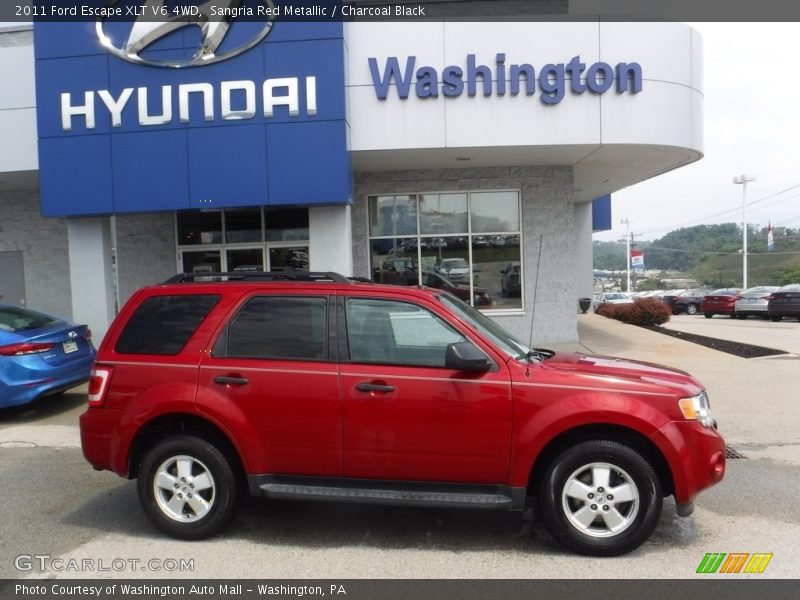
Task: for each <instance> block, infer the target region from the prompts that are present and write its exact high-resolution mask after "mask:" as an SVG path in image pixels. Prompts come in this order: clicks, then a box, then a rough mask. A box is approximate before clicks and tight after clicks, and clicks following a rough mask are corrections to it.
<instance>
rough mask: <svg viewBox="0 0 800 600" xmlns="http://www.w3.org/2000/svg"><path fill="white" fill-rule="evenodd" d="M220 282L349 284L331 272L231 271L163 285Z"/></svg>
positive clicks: (184, 276)
mask: <svg viewBox="0 0 800 600" xmlns="http://www.w3.org/2000/svg"><path fill="white" fill-rule="evenodd" d="M197 281H202V282H209V281H210V282H222V281H331V282H334V283H350V280H349V279H348V278H347V277H345V276H344V275H340V274H339V273H333V272H327V273H322V272H314V271H232V272H230V273H222V272H219V273H217V272H213V273H212V272H206V273H203V272H200V273H178V274H177V275H173V276H172V277H170V278H169V279H167V280H166V281H165V282H164V283H189V282H197Z"/></svg>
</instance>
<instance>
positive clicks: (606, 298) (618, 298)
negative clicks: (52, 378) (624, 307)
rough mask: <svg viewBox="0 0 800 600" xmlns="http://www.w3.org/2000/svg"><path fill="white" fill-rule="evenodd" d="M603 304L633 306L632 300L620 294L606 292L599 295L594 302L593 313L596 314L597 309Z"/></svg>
mask: <svg viewBox="0 0 800 600" xmlns="http://www.w3.org/2000/svg"><path fill="white" fill-rule="evenodd" d="M603 304H633V300H632V299H630V298H628V296H627V295H626V294H623V293H622V292H606V293H604V294H600V296H598V297H597V300H595V302H594V312H597V309H598V308H600V307H601V306H603Z"/></svg>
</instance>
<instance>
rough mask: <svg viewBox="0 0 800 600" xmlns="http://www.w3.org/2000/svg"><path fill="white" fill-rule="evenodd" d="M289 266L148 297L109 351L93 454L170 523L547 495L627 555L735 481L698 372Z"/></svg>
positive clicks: (573, 529) (95, 385)
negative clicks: (309, 505)
mask: <svg viewBox="0 0 800 600" xmlns="http://www.w3.org/2000/svg"><path fill="white" fill-rule="evenodd" d="M205 275H207V274H205ZM218 275H219V274H218ZM269 277H270V275H269V274H264V273H240V274H237V278H238V279H237V280H236V281H230V280H229V281H224V282H212V281H205V282H199V283H198V282H195V281H193V280H194V277H193V276H192V275H183V276H178V277H175V278H172V279H171V280H170V281H168V282H167V283H166V284H162V285H155V286H151V287H148V288H144V289H142V290H139V291H138V292H136V293H135V294H133V296H131V298H130V300H129V301H128V302H127V303H126V305H125V306H124V307H123V308H122V310H121V311H120V313H119V315H117V317H116V319H115V320H114V322H113V323H112V325H111V327H110V329H109V331H108V333H107V335H106V336H105V337H104V339H103V343H102V344H101V346H100V350H99V352H98V354H97V362H96V363H95V366H94V369H93V371H92V376H91V382H90V384H89V395H88V401H89V406H88V409H87V410H86V412H84V413H83V414H82V415H81V418H80V431H81V444H82V446H83V454H84V456H85V457H86V459H87V461H88V462H89V463H90V464H91V465H92V466H93V467H94V468H95V469H97V470H110V471H113V472H114V473H117V474H119V475H120V476H122V477H125V478H129V479H138V481H137V490H138V493H139V499H140V502H141V504H142V507H143V510H144V513H145V514H146V515H147V517H148V518H149V519H150V520H151V521H152V522H153V523H154V524H155V526H156V527H158V528H159V529H160V530H161V531H163V532H165V533H166V534H168V535H171V536H174V537H176V538H180V539H189V540H197V539H202V538H206V537H208V536H210V535H213V534H215V533H217V532H218V531H220V530H221V529H222V528H223V526H224V525H225V524H226V523H227V522H228V521H229V520H230V519H231V518H232V517H233V516H234V514H235V512H236V510H237V507H238V505H239V502H238V500H239V498H240V496H241V494H243V493H247V492H249V493H250V494H253V495H255V496H259V497H266V498H274V499H283V500H286V501H298V500H321V501H323V502H327V503H330V502H332V501H333V502H336V501H339V502H361V503H371V504H401V505H409V506H417V507H420V506H422V507H441V508H453V507H461V508H472V509H484V510H486V509H489V510H516V511H523V510H524V509H525V508H526V507H528V506H530V505H531V503H532V502H535V503H536V505H537V506H538V510H537V514H538V515H539V516H540V518H541V519H542V521H543V523H544V525H545V526H546V527H547V529H548V530H549V531H550V533H551V534H552V535H553V536H554V538H555V539H556V540H557V541H558V542H559V543H561V544H563V545H564V546H565V547H567V548H569V549H571V550H573V551H575V552H579V553H581V554H589V555H599V556H615V555H619V554H624V553H626V552H630V551H631V550H633V549H635V548H636V547H638V546H639V545H641V544H642V543H643V542H644V541H645V540H647V539H648V538H649V537H650V534H651V533H652V532H653V530H654V529H655V527H656V525H657V524H658V523H659V518H660V515H661V510H662V505H663V498H664V497H665V496H674V497H675V506H676V507H677V513H678V514H679V515H681V516H687V515H689V514H691V512H692V507H693V504H692V503H693V501H694V499H695V498H696V496H697V495H698V494H699V493H700V492H701V491H702V490H704V489H706V488H708V487H710V486H712V485H714V484H716V483H717V482H719V481H720V480H721V479H722V478H723V476H724V474H725V441H724V440H723V438H722V437H721V436H720V435H719V433H718V432H717V423H716V420H715V419H714V416H713V414H712V412H711V408H710V405H709V400H708V395H707V393H706V390H705V388H704V387H703V385H702V384H701V383H700V382H699V381H697V380H696V379H694V378H693V377H692V376H690V375H688V374H687V373H684V372H683V371H678V370H675V369H671V368H668V367H662V366H658V365H654V364H648V363H643V362H636V361H628V360H623V359H618V358H613V357H605V356H592V355H587V354H581V353H563V354H562V353H556V352H553V351H551V350H546V349H537V348H529V347H528V346H526V345H525V344H523V343H522V342H520V341H518V340H516V339H515V338H514V337H512V336H511V335H510V334H508V333H506V332H505V331H504V330H503V329H502V327H500V325H499V324H498V323H496V322H494V321H492V320H490V319H489V318H488V317H486V316H485V315H483V314H481V313H480V312H478V311H476V310H475V309H474V308H472V307H470V306H469V305H467V304H465V303H464V302H462V301H461V300H459V299H458V298H456V297H454V296H452V295H451V294H443V293H442V292H441V291H439V290H436V289H430V288H424V287H423V288H420V287H398V286H385V285H376V284H374V283H355V282H352V281H350V280H349V279H347V278H345V277H343V276H341V275H337V274H335V273H290V272H282V273H278V274H276V279H274V280H272V281H270V280H269V279H268V278H269ZM289 277H295V278H296V281H286V279H287V278H289ZM12 483H13V482H12ZM45 483H46V482H45ZM43 485H44V484H43ZM86 501H88V500H86ZM701 516H702V515H701ZM115 518H119V519H128V518H132V517H131V515H130V511H118V512H117V515H116V517H115ZM364 518H370V514H369V513H365V516H364ZM409 518H413V513H409ZM671 524H672V520H671V519H667V520H665V521H663V522H662V526H669V525H671Z"/></svg>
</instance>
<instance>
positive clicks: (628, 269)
mask: <svg viewBox="0 0 800 600" xmlns="http://www.w3.org/2000/svg"><path fill="white" fill-rule="evenodd" d="M619 222H620V223H622V224H623V225H625V270H626V272H627V285H626V287H625V291H626V292H627V293H629V294H630V293H631V220H630V219H628V218H627V217H626V218H624V219H620V221H619Z"/></svg>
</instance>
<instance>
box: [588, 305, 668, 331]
mask: <svg viewBox="0 0 800 600" xmlns="http://www.w3.org/2000/svg"><path fill="white" fill-rule="evenodd" d="M597 314H599V315H602V316H604V317H608V318H609V319H616V320H617V321H622V322H623V323H629V324H631V325H643V326H648V325H663V324H664V323H666V322H667V321H669V318H670V311H669V309H668V308H667V305H666V304H664V303H663V302H661V300H656V299H655V298H642V299H641V300H636V301H634V303H633V304H603V305H602V306H600V308H598V309H597Z"/></svg>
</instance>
